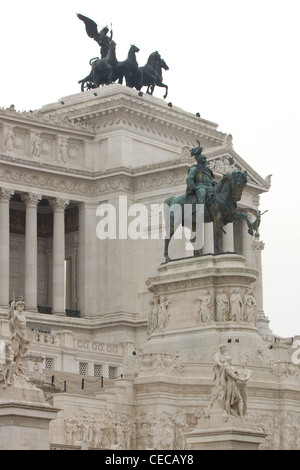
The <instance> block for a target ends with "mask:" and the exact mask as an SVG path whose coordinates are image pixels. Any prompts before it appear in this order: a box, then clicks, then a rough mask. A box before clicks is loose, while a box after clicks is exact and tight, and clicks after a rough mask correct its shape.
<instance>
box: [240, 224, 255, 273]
mask: <svg viewBox="0 0 300 470" xmlns="http://www.w3.org/2000/svg"><path fill="white" fill-rule="evenodd" d="M252 242H253V236H251V235H250V234H249V233H248V225H247V223H246V222H245V221H244V220H243V221H242V254H243V256H244V257H245V258H246V264H247V265H248V266H249V267H251V268H252V267H253V249H252Z"/></svg>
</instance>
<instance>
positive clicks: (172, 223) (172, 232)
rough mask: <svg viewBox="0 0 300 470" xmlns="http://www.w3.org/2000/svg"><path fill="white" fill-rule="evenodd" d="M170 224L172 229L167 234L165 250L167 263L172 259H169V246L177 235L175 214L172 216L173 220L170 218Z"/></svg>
mask: <svg viewBox="0 0 300 470" xmlns="http://www.w3.org/2000/svg"><path fill="white" fill-rule="evenodd" d="M168 223H169V224H170V229H169V230H168V229H167V232H166V237H165V249H164V257H165V260H166V263H168V262H169V261H171V258H170V257H169V244H170V241H171V238H172V237H173V235H174V233H175V227H174V215H173V214H172V215H171V218H170V220H169V222H168Z"/></svg>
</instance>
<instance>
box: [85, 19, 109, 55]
mask: <svg viewBox="0 0 300 470" xmlns="http://www.w3.org/2000/svg"><path fill="white" fill-rule="evenodd" d="M77 16H78V18H79V19H80V20H81V21H83V22H84V24H85V30H86V32H87V35H88V36H89V37H90V38H92V39H95V41H96V42H97V43H98V44H99V46H100V53H101V58H104V57H106V55H107V53H108V48H109V45H110V43H111V41H112V37H113V32H112V29H111V31H110V36H107V34H108V32H109V28H108V26H105V27H104V28H102V29H101V30H100V31H99V32H98V25H97V24H96V23H95V21H93V20H91V19H90V18H87V17H86V16H83V15H81V14H80V13H77Z"/></svg>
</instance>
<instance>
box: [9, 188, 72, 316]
mask: <svg viewBox="0 0 300 470" xmlns="http://www.w3.org/2000/svg"><path fill="white" fill-rule="evenodd" d="M13 194H14V191H11V190H9V189H6V188H0V307H7V306H8V304H9V272H10V262H9V239H10V230H9V229H10V226H9V208H10V200H11V197H12V196H13ZM21 198H22V200H23V202H24V203H25V205H26V224H25V271H24V274H25V276H24V277H25V279H24V299H25V302H26V310H27V311H37V276H38V272H37V269H38V263H37V243H38V242H37V208H38V204H39V202H40V200H41V199H42V196H41V195H39V194H33V193H28V194H24V195H22V196H21ZM49 204H50V206H51V207H52V209H53V215H54V216H53V268H52V311H53V313H54V314H56V315H65V297H64V294H65V293H64V289H65V217H64V213H65V209H66V207H67V206H68V204H69V201H68V200H64V199H59V198H54V199H51V200H50V201H49Z"/></svg>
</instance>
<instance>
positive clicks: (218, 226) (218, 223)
mask: <svg viewBox="0 0 300 470" xmlns="http://www.w3.org/2000/svg"><path fill="white" fill-rule="evenodd" d="M213 226H214V247H215V253H217V254H221V253H223V250H222V248H221V247H220V235H221V233H222V218H221V217H220V215H216V216H215V217H214V220H213Z"/></svg>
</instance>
